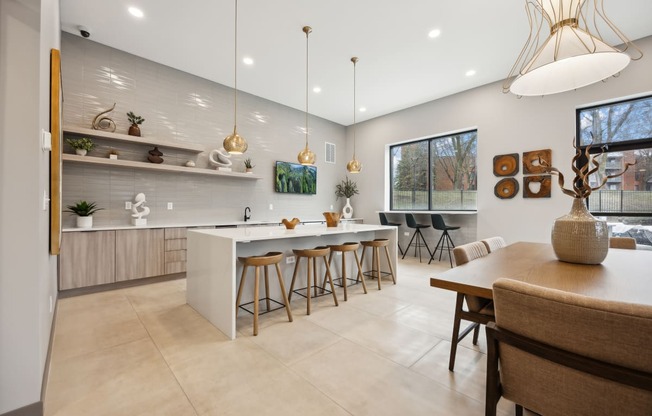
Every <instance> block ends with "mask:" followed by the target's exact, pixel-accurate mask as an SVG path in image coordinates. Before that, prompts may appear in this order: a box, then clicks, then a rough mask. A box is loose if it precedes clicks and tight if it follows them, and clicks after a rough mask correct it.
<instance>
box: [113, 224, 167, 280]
mask: <svg viewBox="0 0 652 416" xmlns="http://www.w3.org/2000/svg"><path fill="white" fill-rule="evenodd" d="M115 233H116V234H115V244H116V249H115V280H116V282H121V281H123V280H131V279H140V278H143V277H152V276H160V275H163V274H165V265H164V259H163V253H164V248H165V240H164V230H163V229H162V228H161V229H148V230H117V231H116V232H115Z"/></svg>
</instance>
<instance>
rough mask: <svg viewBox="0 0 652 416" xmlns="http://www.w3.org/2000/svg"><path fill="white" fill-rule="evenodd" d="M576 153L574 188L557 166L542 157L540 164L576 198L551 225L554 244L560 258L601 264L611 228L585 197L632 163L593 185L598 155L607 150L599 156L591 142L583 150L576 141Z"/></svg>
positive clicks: (605, 253) (573, 167)
mask: <svg viewBox="0 0 652 416" xmlns="http://www.w3.org/2000/svg"><path fill="white" fill-rule="evenodd" d="M573 147H574V148H575V156H574V157H573V160H572V162H571V168H572V169H573V172H574V173H575V178H574V179H573V189H572V190H570V189H566V188H564V175H563V174H562V173H561V172H560V171H559V170H558V169H557V168H554V167H552V166H550V163H549V162H548V161H546V160H543V159H540V160H539V164H540V165H542V166H544V167H545V169H546V172H547V173H551V174H554V175H557V177H558V178H559V179H558V182H559V187H560V188H561V190H562V192H563V193H565V194H566V195H570V196H572V197H573V206H572V208H571V211H570V213H568V214H566V215H564V216H562V217H559V218H557V219H556V220H555V223H554V225H553V226H552V247H553V249H554V251H555V255H556V256H557V258H558V259H559V260H561V261H566V262H569V263H580V264H600V263H602V261H603V260H604V259H605V257H607V252H608V250H609V230H608V228H607V222H606V221H600V220H598V219H596V218H595V217H594V216H593V215H591V213H590V212H589V210H588V209H587V208H586V198H588V197H589V195H591V192H593V191H596V190H598V189H600V188H602V187H603V186H604V184H606V183H607V180H609V179H611V178H617V177H618V176H620V175H622V174H623V173H625V172H627V169H629V167H630V166H633V165H634V164H633V163H627V164H626V165H625V169H624V170H623V171H622V172H620V173H617V174H614V175H606V176H604V177H603V178H602V181H601V182H600V184H599V185H598V186H594V187H592V186H591V185H590V183H589V178H590V176H591V175H593V174H594V173H596V172H598V171H599V169H600V164H599V163H598V162H597V161H596V158H597V157H599V156H601V155H602V153H604V149H603V151H602V152H600V153H599V154H597V155H593V156H592V155H591V154H590V153H589V151H590V149H591V145H589V146H587V147H586V149H585V150H584V152H582V149H580V148H578V147H577V146H576V145H575V144H574V143H573ZM582 156H584V157H585V158H586V160H587V163H586V164H585V165H584V166H582V167H581V168H577V167H575V162H576V161H577V160H578V159H579V158H581V157H582Z"/></svg>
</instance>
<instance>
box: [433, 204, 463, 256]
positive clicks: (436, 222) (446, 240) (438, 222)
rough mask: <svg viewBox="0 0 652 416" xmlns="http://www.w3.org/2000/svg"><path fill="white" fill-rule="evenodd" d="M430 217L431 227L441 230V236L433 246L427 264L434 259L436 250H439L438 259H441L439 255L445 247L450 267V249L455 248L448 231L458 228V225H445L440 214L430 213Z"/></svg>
mask: <svg viewBox="0 0 652 416" xmlns="http://www.w3.org/2000/svg"><path fill="white" fill-rule="evenodd" d="M430 218H431V219H432V228H434V229H435V230H439V231H443V232H442V233H441V237H439V241H437V247H435V251H433V252H432V254H431V255H430V261H428V264H430V263H431V262H432V261H433V260H434V259H435V255H436V254H437V250H439V261H441V255H442V254H443V253H444V248H445V249H446V251H448V260H449V261H450V263H451V267H453V258H452V256H451V250H452V249H454V248H455V243H453V239H452V238H451V236H450V234H448V232H449V231H453V230H459V229H460V227H456V226H451V225H446V223H445V222H444V217H442V216H441V215H440V214H431V215H430ZM444 246H445V247H444Z"/></svg>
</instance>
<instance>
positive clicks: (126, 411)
mask: <svg viewBox="0 0 652 416" xmlns="http://www.w3.org/2000/svg"><path fill="white" fill-rule="evenodd" d="M397 268H398V276H399V278H398V284H397V285H392V284H391V282H390V281H387V282H384V284H383V289H382V290H381V291H379V290H378V289H377V287H376V285H375V284H370V285H369V293H368V294H366V295H365V294H363V293H362V288H361V286H354V287H351V288H350V289H349V300H348V301H347V302H344V301H343V300H342V298H343V297H342V293H341V292H338V295H339V299H340V306H339V307H335V306H334V305H333V301H332V298H328V297H322V298H319V299H317V300H316V301H315V302H314V303H313V309H312V314H311V315H310V316H307V315H306V309H305V299H303V298H301V297H300V296H295V297H294V298H293V300H292V311H293V314H294V322H292V323H290V322H288V321H287V316H286V315H285V312H284V311H283V310H279V311H275V312H272V313H270V314H267V315H263V316H261V318H260V321H261V322H260V333H259V335H258V336H257V337H254V336H252V325H253V319H252V316H251V315H249V314H246V313H242V312H241V313H240V315H239V317H238V338H237V339H236V340H235V341H230V340H227V338H226V337H225V336H224V335H223V334H222V333H221V332H220V331H218V330H217V329H215V328H214V327H213V326H212V325H211V324H210V323H208V322H207V321H206V320H205V319H203V318H202V317H201V316H200V315H199V314H197V313H196V312H195V311H194V310H193V309H192V308H191V307H189V306H188V305H186V303H185V280H176V281H171V282H165V283H156V284H151V285H146V286H139V287H134V288H129V289H121V290H115V291H110V292H103V293H97V294H92V295H85V296H78V297H74V298H67V299H61V300H60V301H59V304H58V314H57V322H56V326H55V334H54V344H53V346H52V356H51V367H50V374H49V380H48V385H47V390H46V396H45V414H46V415H47V416H55V415H57V416H59V415H66V416H73V415H130V416H131V415H254V414H255V415H280V414H282V415H453V414H455V415H482V414H484V384H485V379H484V377H485V362H486V355H485V351H486V345H485V344H486V343H485V341H484V334H483V335H482V336H481V342H480V343H479V344H480V345H479V346H473V345H472V344H471V341H470V340H464V341H463V342H462V344H461V345H460V347H459V348H458V353H457V362H456V365H455V372H454V373H451V372H449V371H448V354H449V351H450V332H451V329H452V319H453V307H454V302H455V295H454V293H451V292H447V291H444V290H440V289H434V288H431V287H430V286H429V279H428V277H429V276H430V275H432V274H433V273H434V272H435V271H438V270H445V269H447V268H448V263H447V262H444V261H442V262H440V263H433V264H432V265H430V266H428V265H427V263H425V262H424V263H422V264H419V262H418V260H417V259H414V258H406V259H405V260H402V261H399V264H398V266H397ZM339 290H340V291H341V289H339ZM499 411H500V412H501V414H503V415H508V414H513V407H512V405H511V404H510V403H509V402H506V401H505V400H503V401H501V403H500V405H499Z"/></svg>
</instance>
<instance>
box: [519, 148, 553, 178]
mask: <svg viewBox="0 0 652 416" xmlns="http://www.w3.org/2000/svg"><path fill="white" fill-rule="evenodd" d="M539 160H545V161H547V162H548V163H550V164H552V150H550V149H542V150H533V151H531V152H523V174H524V175H532V174H541V173H546V168H545V167H544V166H541V165H540V164H539Z"/></svg>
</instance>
